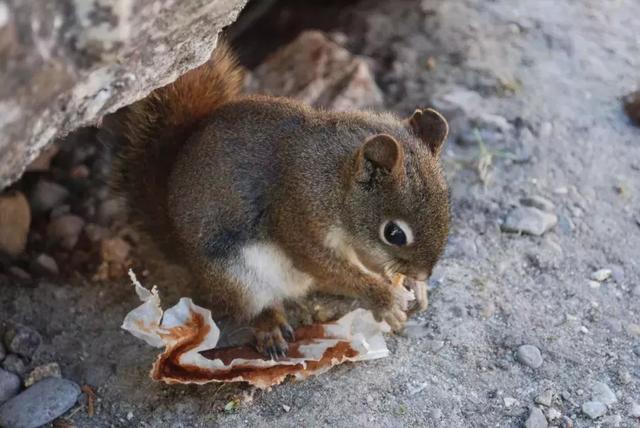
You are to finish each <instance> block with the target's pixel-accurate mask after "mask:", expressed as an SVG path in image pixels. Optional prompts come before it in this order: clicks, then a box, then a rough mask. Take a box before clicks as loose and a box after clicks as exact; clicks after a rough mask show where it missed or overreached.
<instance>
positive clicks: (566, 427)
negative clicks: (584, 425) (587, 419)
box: [560, 416, 573, 428]
mask: <svg viewBox="0 0 640 428" xmlns="http://www.w3.org/2000/svg"><path fill="white" fill-rule="evenodd" d="M560 428H573V419H571V418H570V417H569V416H563V417H562V422H561V423H560Z"/></svg>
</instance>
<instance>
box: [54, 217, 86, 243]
mask: <svg viewBox="0 0 640 428" xmlns="http://www.w3.org/2000/svg"><path fill="white" fill-rule="evenodd" d="M83 227H84V220H83V219H82V218H81V217H78V216H77V215H73V214H65V215H61V216H60V217H56V218H54V219H53V220H51V222H50V223H49V226H48V227H47V235H48V237H49V239H50V240H51V241H53V242H55V243H60V244H61V245H62V247H63V248H66V249H67V250H71V249H72V248H73V247H75V245H76V243H77V242H78V238H79V237H80V232H82V228H83Z"/></svg>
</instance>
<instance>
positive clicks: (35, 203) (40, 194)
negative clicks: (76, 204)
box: [29, 179, 69, 213]
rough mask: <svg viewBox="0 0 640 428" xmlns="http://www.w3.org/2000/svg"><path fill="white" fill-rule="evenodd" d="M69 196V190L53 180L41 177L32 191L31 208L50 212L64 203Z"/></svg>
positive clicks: (36, 210)
mask: <svg viewBox="0 0 640 428" xmlns="http://www.w3.org/2000/svg"><path fill="white" fill-rule="evenodd" d="M67 197H69V191H68V190H67V189H66V187H64V186H61V185H60V184H58V183H55V182H53V181H49V180H45V179H41V180H39V181H38V182H37V183H36V185H35V187H34V189H33V190H32V191H31V197H30V198H29V201H30V202H31V209H32V210H33V212H35V213H44V212H49V211H51V210H52V209H54V208H55V207H57V206H59V205H62V203H63V202H64V200H65V199H67Z"/></svg>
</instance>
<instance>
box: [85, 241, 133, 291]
mask: <svg viewBox="0 0 640 428" xmlns="http://www.w3.org/2000/svg"><path fill="white" fill-rule="evenodd" d="M130 249H131V247H130V245H129V244H128V243H127V242H126V241H125V240H124V239H122V238H112V239H104V240H103V241H102V242H101V243H100V256H101V258H102V263H101V264H100V266H99V267H98V271H97V272H96V274H95V275H94V276H93V279H94V280H103V281H104V280H108V279H115V278H120V277H123V276H125V275H126V272H127V268H128V266H129V251H130Z"/></svg>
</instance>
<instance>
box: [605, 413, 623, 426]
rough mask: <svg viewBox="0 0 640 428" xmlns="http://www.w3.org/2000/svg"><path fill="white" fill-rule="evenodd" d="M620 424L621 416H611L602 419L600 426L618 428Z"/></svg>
mask: <svg viewBox="0 0 640 428" xmlns="http://www.w3.org/2000/svg"><path fill="white" fill-rule="evenodd" d="M621 423H622V416H620V415H611V416H607V417H605V418H603V419H602V425H603V426H605V427H619V426H620V424H621Z"/></svg>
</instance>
